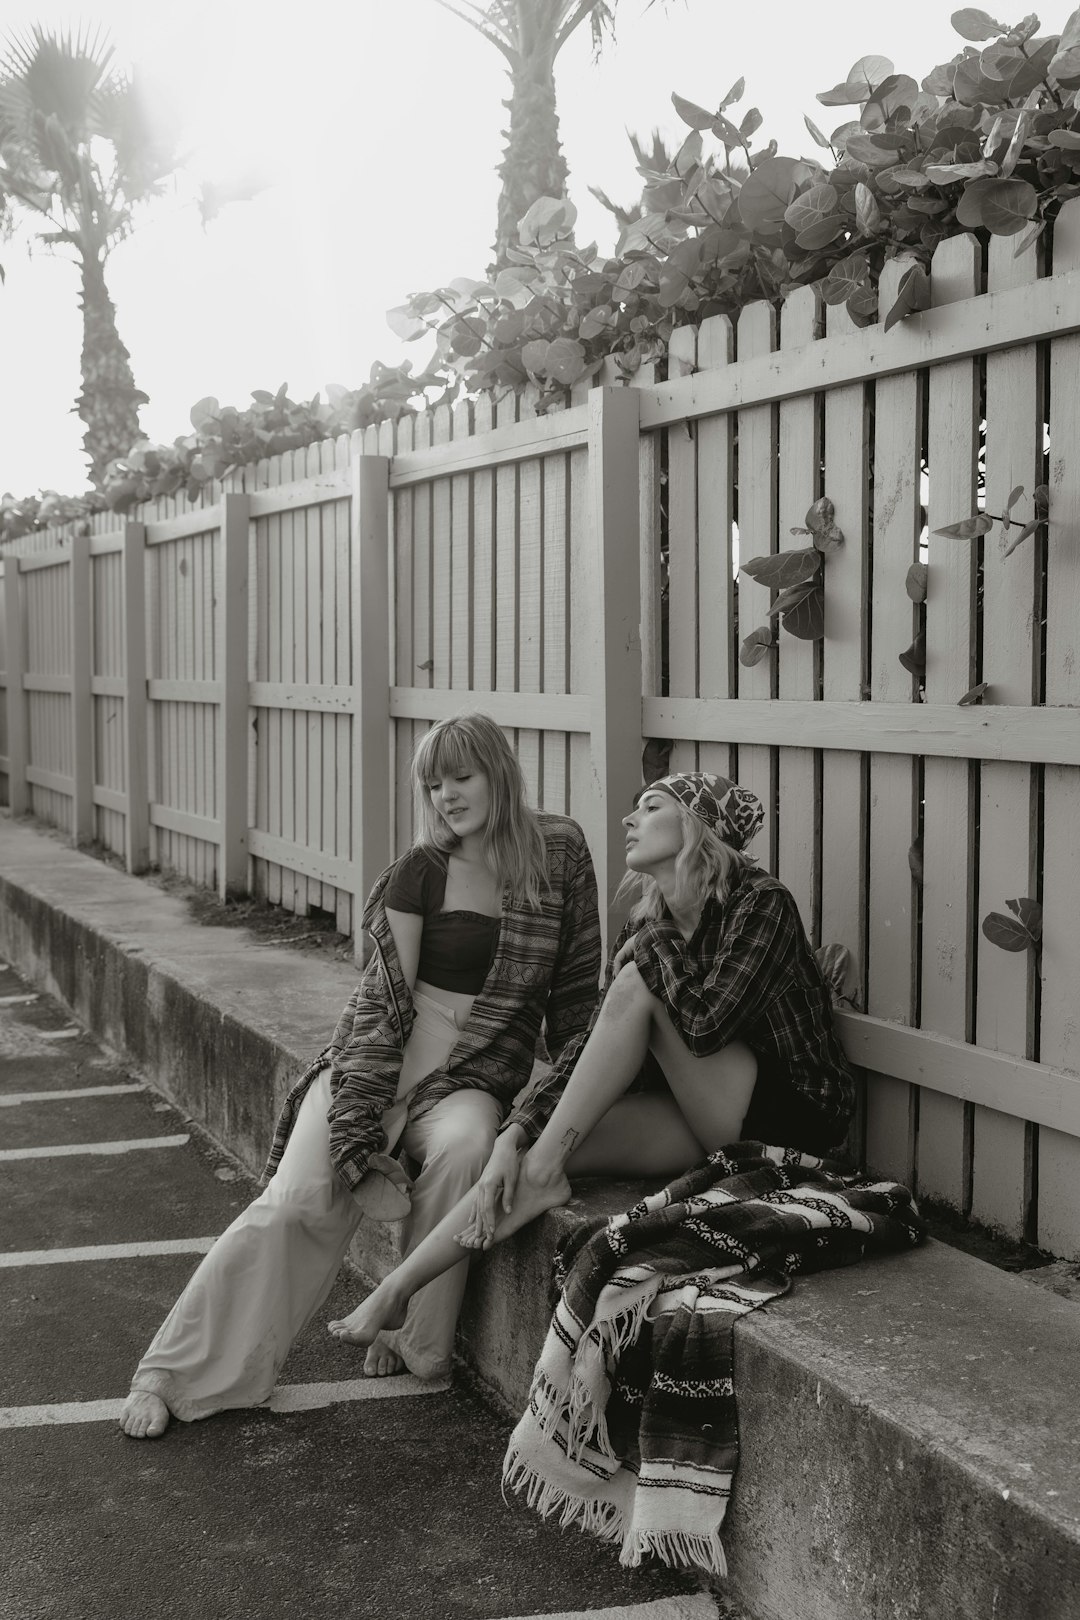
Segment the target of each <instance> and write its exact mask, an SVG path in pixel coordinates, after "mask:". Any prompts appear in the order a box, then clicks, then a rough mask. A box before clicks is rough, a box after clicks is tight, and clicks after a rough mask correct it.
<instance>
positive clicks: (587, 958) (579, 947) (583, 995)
mask: <svg viewBox="0 0 1080 1620" xmlns="http://www.w3.org/2000/svg"><path fill="white" fill-rule="evenodd" d="M575 832H576V839H575V841H574V844H573V845H571V846H570V847H569V848H568V850H567V875H566V879H565V883H564V888H563V914H562V924H561V926H560V930H559V952H558V956H557V958H556V961H555V967H554V970H553V972H552V975H551V988H550V989H549V991H548V999H547V1006H546V1008H545V1011H544V1034H545V1038H546V1040H547V1044H548V1051H549V1052H550V1053H551V1055H552V1057H553V1058H554V1059H556V1060H558V1058H559V1057H560V1056H561V1054H562V1052H563V1050H564V1049H565V1047H566V1046H567V1044H568V1043H569V1042H571V1041H573V1040H574V1039H575V1037H576V1036H578V1035H583V1034H584V1033H585V1031H586V1030H588V1029H589V1028H590V1027H591V1024H590V1019H591V1016H592V1013H593V1011H594V1009H595V1007H596V1001H597V985H598V981H599V978H600V962H601V954H600V916H599V912H598V910H597V899H596V873H595V872H594V870H593V863H592V856H591V855H590V854H589V846H588V844H587V843H586V841H585V834H584V833H583V832H582V831H581V829H580V827H577V828H575Z"/></svg>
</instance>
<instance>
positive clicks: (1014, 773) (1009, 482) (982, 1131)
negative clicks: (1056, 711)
mask: <svg viewBox="0 0 1080 1620" xmlns="http://www.w3.org/2000/svg"><path fill="white" fill-rule="evenodd" d="M1038 252H1039V249H1038V246H1036V247H1035V248H1029V249H1028V250H1027V252H1025V253H1022V254H1020V255H1019V257H1017V256H1016V254H1015V248H1014V246H1013V245H1012V244H1010V243H1008V242H1006V240H1005V238H1004V237H1000V238H993V239H992V240H991V243H990V260H989V273H988V284H989V288H990V291H991V292H994V291H999V290H1001V289H1003V288H1007V287H1022V286H1028V285H1030V284H1032V283H1034V281H1035V280H1036V278H1037V276H1038ZM1041 369H1042V368H1041V361H1040V356H1039V353H1038V351H1037V349H1036V346H1035V345H1034V344H1033V343H1032V344H1022V345H1020V344H1018V345H1016V346H1014V347H1011V348H1009V349H1006V350H1004V351H1002V352H1001V353H999V354H992V355H989V356H988V357H987V361H986V478H985V502H986V509H987V511H990V512H1000V511H1003V510H1004V508H1005V503H1006V502H1007V500H1008V498H1009V492H1010V491H1011V490H1012V489H1013V488H1014V487H1015V486H1016V485H1017V484H1023V485H1024V486H1025V489H1026V495H1025V496H1024V498H1023V499H1022V502H1021V505H1020V507H1018V510H1022V511H1024V513H1025V515H1030V514H1031V511H1032V497H1033V491H1034V489H1035V485H1036V484H1037V483H1039V482H1041V479H1042V436H1043V435H1042V378H1041ZM1004 544H1005V540H1004V538H1003V537H1002V536H1001V535H1000V531H999V530H995V531H993V532H992V533H991V534H989V535H987V537H986V539H985V541H984V542H983V546H984V568H983V610H982V611H983V640H982V647H983V659H982V664H983V667H982V670H981V671H980V672H979V674H980V676H981V678H982V679H984V680H989V681H990V682H991V683H992V685H991V690H990V692H989V694H988V696H989V697H990V698H991V699H992V700H994V701H997V702H1006V703H1023V704H1029V703H1032V702H1034V701H1037V696H1038V694H1037V692H1036V691H1035V690H1034V688H1033V680H1034V676H1035V668H1036V663H1037V661H1038V654H1037V651H1036V644H1035V631H1036V626H1037V625H1038V624H1039V621H1040V619H1041V617H1042V562H1043V540H1042V536H1041V535H1040V536H1038V537H1037V538H1032V539H1030V540H1029V541H1028V542H1026V543H1025V545H1023V546H1021V547H1020V549H1019V550H1018V551H1016V552H1015V553H1014V554H1013V555H1012V556H1011V557H1008V558H1005V557H1004V556H1003V555H1002V551H1003V547H1004ZM958 695H960V694H958ZM1038 777H1039V773H1038V772H1037V771H1033V769H1032V767H1031V766H1029V765H1017V764H1002V763H999V762H992V761H988V762H987V763H985V764H984V765H983V767H982V771H981V781H980V805H979V909H980V912H981V913H983V914H985V912H986V911H988V910H990V909H991V908H993V909H999V910H1000V909H1003V903H1004V900H1005V898H1006V895H1010V896H1015V895H1017V894H1023V895H1030V894H1032V892H1033V888H1034V882H1033V877H1034V869H1035V837H1036V836H1037V831H1036V825H1035V821H1036V816H1035V805H1034V804H1033V798H1032V795H1033V790H1035V789H1036V788H1037V787H1038V786H1039V785H1040V783H1039V781H1038ZM1002 885H1004V886H1005V887H1004V888H1002V887H1001V886H1002ZM1034 990H1035V974H1034V957H1033V955H1032V954H1031V953H1030V952H1021V953H1020V954H1019V955H1014V954H1012V953H1007V952H1004V951H1001V950H999V949H997V948H996V947H994V946H992V945H990V944H989V943H988V942H987V941H985V940H981V939H980V940H979V946H978V957H977V999H976V1022H975V1035H976V1039H977V1040H978V1042H979V1045H980V1046H989V1047H996V1048H998V1049H1000V1050H1002V1051H1006V1052H1013V1053H1015V1054H1016V1055H1017V1056H1018V1057H1025V1056H1028V1055H1030V1052H1031V1051H1032V1050H1033V1042H1034V1034H1035V1031H1034ZM1034 1129H1035V1128H1034V1127H1033V1126H1025V1124H1024V1122H1023V1120H1020V1119H1010V1118H1008V1117H1007V1116H1006V1115H1004V1114H1001V1113H998V1112H996V1111H992V1110H988V1109H984V1108H978V1107H976V1108H975V1110H974V1118H973V1121H972V1134H973V1140H972V1194H971V1195H972V1206H971V1210H972V1214H973V1215H974V1216H975V1217H976V1218H977V1219H979V1220H981V1221H984V1222H986V1223H987V1224H988V1225H991V1226H995V1227H999V1228H1001V1229H1002V1230H1003V1231H1005V1232H1007V1233H1008V1234H1009V1236H1011V1237H1020V1236H1021V1235H1022V1233H1023V1232H1024V1230H1025V1227H1026V1225H1027V1217H1028V1209H1029V1204H1030V1201H1031V1197H1032V1191H1033V1189H1032V1183H1031V1164H1030V1154H1031V1151H1032V1148H1033V1146H1034V1142H1033V1134H1034Z"/></svg>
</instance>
